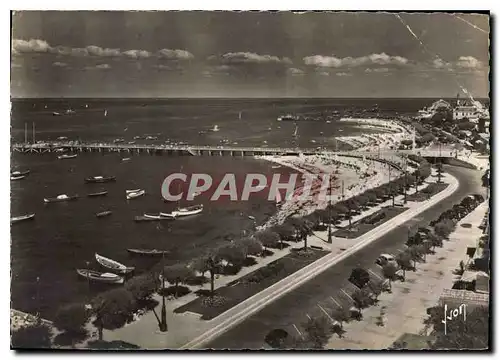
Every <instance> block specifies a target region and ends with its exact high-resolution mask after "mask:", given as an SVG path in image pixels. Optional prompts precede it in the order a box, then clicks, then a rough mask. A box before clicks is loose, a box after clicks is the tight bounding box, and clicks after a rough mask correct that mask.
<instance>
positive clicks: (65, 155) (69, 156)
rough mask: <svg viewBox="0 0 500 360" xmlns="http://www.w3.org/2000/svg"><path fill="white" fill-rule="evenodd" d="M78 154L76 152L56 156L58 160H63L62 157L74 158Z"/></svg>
mask: <svg viewBox="0 0 500 360" xmlns="http://www.w3.org/2000/svg"><path fill="white" fill-rule="evenodd" d="M77 156H78V155H77V154H73V155H67V154H64V155H60V156H58V157H57V158H58V159H59V160H64V159H74V158H76V157H77Z"/></svg>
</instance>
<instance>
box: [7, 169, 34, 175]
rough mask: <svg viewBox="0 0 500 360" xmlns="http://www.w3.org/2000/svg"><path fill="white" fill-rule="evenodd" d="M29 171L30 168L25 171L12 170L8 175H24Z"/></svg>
mask: <svg viewBox="0 0 500 360" xmlns="http://www.w3.org/2000/svg"><path fill="white" fill-rule="evenodd" d="M29 173H30V170H25V171H18V170H17V171H12V172H11V173H10V176H26V175H28V174H29Z"/></svg>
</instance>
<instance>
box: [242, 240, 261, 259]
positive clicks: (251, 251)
mask: <svg viewBox="0 0 500 360" xmlns="http://www.w3.org/2000/svg"><path fill="white" fill-rule="evenodd" d="M239 243H240V245H241V246H242V247H243V249H244V251H245V255H246V257H248V256H255V255H258V254H260V253H262V243H261V242H260V241H259V240H257V239H254V238H251V237H245V238H243V239H241V240H240V241H239Z"/></svg>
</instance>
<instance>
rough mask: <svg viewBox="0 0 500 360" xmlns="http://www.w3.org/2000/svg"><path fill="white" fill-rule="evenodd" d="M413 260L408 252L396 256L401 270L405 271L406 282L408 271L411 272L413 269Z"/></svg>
mask: <svg viewBox="0 0 500 360" xmlns="http://www.w3.org/2000/svg"><path fill="white" fill-rule="evenodd" d="M411 260H412V258H411V255H410V254H409V253H408V252H406V251H404V252H401V253H399V254H398V255H397V256H396V262H397V263H398V265H399V267H400V268H401V270H403V279H404V280H406V270H410V269H411V268H412V265H411Z"/></svg>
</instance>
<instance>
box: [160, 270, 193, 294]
mask: <svg viewBox="0 0 500 360" xmlns="http://www.w3.org/2000/svg"><path fill="white" fill-rule="evenodd" d="M164 274H165V278H166V280H167V281H168V282H169V283H171V284H174V286H175V297H176V298H177V295H178V291H179V283H183V282H185V281H186V280H187V279H188V278H189V277H190V276H191V275H192V274H193V271H192V269H190V268H188V267H187V266H186V265H185V264H174V265H170V266H165V269H164Z"/></svg>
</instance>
